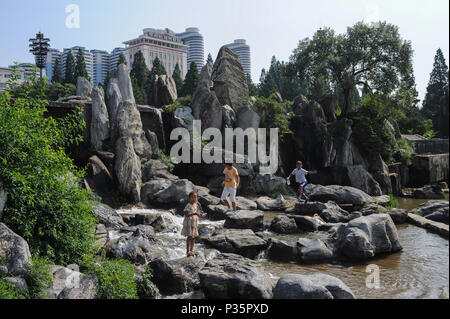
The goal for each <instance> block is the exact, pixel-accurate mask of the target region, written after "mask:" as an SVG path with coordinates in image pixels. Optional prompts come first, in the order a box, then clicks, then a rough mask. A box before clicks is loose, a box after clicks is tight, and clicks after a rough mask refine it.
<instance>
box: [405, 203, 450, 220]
mask: <svg viewBox="0 0 450 319" xmlns="http://www.w3.org/2000/svg"><path fill="white" fill-rule="evenodd" d="M448 206H449V204H448V201H446V200H430V201H428V202H426V203H423V204H421V205H419V206H418V207H417V208H415V209H413V210H412V211H411V212H412V213H417V214H419V215H420V216H423V217H425V218H427V219H429V220H432V221H435V222H440V223H444V224H447V225H448V223H449V217H448V210H449V209H448Z"/></svg>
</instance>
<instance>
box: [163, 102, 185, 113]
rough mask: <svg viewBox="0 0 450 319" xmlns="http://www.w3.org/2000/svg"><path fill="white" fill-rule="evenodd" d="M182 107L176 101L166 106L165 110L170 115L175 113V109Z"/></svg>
mask: <svg viewBox="0 0 450 319" xmlns="http://www.w3.org/2000/svg"><path fill="white" fill-rule="evenodd" d="M183 106H184V105H183V104H181V103H180V102H179V101H176V102H175V103H172V104H170V105H167V106H166V110H167V111H168V112H170V113H173V112H175V110H176V109H179V108H182V107H183Z"/></svg>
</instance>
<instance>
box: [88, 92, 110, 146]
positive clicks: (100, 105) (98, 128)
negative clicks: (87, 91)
mask: <svg viewBox="0 0 450 319" xmlns="http://www.w3.org/2000/svg"><path fill="white" fill-rule="evenodd" d="M109 133H110V132H109V116H108V110H107V108H106V104H105V98H104V92H103V88H101V87H95V88H93V89H92V120H91V145H92V147H93V148H94V149H95V150H101V149H102V147H103V143H104V142H105V141H106V140H107V139H108V138H109Z"/></svg>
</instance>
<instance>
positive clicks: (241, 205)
mask: <svg viewBox="0 0 450 319" xmlns="http://www.w3.org/2000/svg"><path fill="white" fill-rule="evenodd" d="M236 207H237V209H240V210H256V209H258V205H257V204H256V203H255V202H254V201H252V200H250V199H248V198H245V197H242V196H237V197H236Z"/></svg>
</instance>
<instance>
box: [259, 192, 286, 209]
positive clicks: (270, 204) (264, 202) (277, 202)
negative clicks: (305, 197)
mask: <svg viewBox="0 0 450 319" xmlns="http://www.w3.org/2000/svg"><path fill="white" fill-rule="evenodd" d="M289 204H290V203H289V202H288V201H286V200H285V199H284V197H283V195H280V196H278V197H277V198H276V199H273V198H270V197H259V198H258V199H257V200H256V205H257V207H258V209H259V210H262V211H283V210H285V209H287V208H288V207H289Z"/></svg>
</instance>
